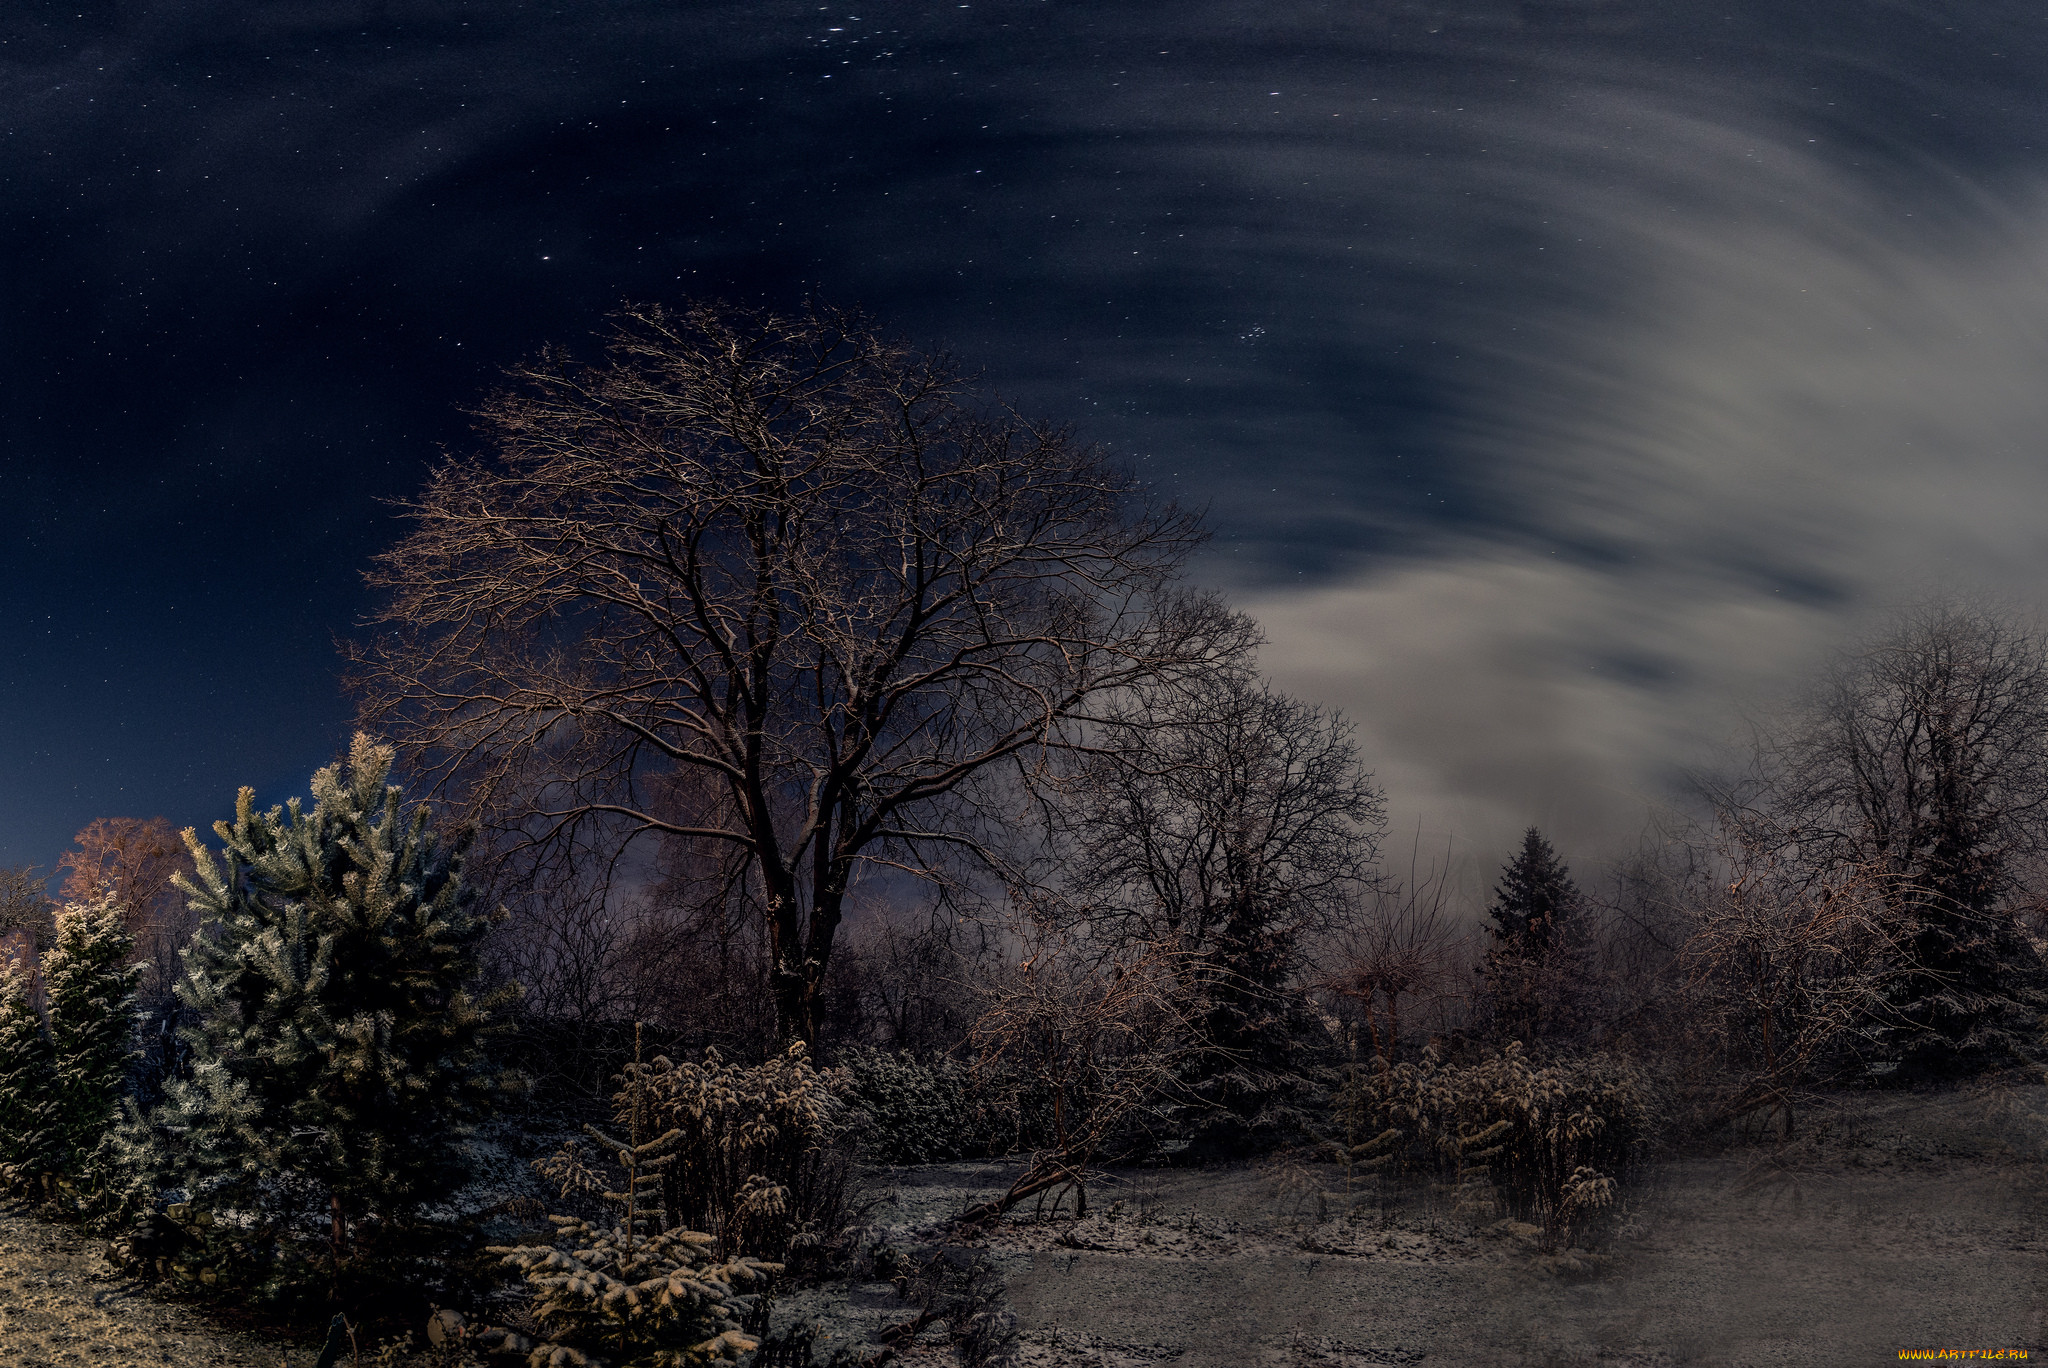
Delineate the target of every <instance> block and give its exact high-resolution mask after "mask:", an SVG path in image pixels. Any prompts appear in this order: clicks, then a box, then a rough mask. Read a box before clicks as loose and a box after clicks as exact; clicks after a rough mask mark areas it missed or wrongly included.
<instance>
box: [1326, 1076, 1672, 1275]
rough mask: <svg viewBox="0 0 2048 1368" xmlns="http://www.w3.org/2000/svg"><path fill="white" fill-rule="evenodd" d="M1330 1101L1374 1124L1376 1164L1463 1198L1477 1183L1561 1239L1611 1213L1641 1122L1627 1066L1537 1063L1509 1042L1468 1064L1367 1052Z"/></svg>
mask: <svg viewBox="0 0 2048 1368" xmlns="http://www.w3.org/2000/svg"><path fill="white" fill-rule="evenodd" d="M1339 1104H1340V1110H1341V1111H1342V1112H1343V1113H1345V1114H1346V1117H1347V1120H1348V1121H1349V1123H1350V1126H1351V1129H1352V1130H1353V1132H1354V1133H1364V1134H1374V1133H1377V1138H1376V1139H1375V1140H1374V1141H1372V1142H1371V1147H1372V1151H1373V1157H1374V1158H1375V1159H1377V1160H1378V1161H1379V1166H1381V1167H1385V1168H1388V1169H1392V1170H1395V1171H1399V1170H1404V1169H1405V1170H1407V1171H1409V1172H1418V1171H1419V1172H1424V1173H1428V1174H1429V1175H1431V1176H1433V1177H1435V1178H1437V1179H1439V1180H1442V1181H1446V1182H1448V1183H1450V1184H1452V1185H1453V1186H1454V1188H1457V1189H1459V1190H1461V1191H1462V1192H1464V1193H1466V1194H1467V1195H1468V1196H1469V1194H1470V1193H1471V1191H1472V1189H1473V1187H1474V1186H1475V1185H1480V1184H1483V1187H1484V1188H1485V1189H1487V1190H1490V1193H1491V1196H1492V1199H1493V1201H1494V1203H1496V1204H1497V1205H1498V1206H1499V1207H1501V1208H1503V1209H1504V1210H1505V1213H1506V1214H1507V1215H1510V1216H1513V1217H1514V1218H1516V1219H1517V1220H1524V1221H1535V1222H1538V1223H1540V1224H1541V1225H1542V1226H1543V1227H1544V1229H1545V1231H1546V1232H1547V1234H1548V1235H1549V1236H1550V1238H1551V1239H1553V1240H1555V1241H1561V1242H1563V1243H1566V1244H1569V1243H1572V1242H1574V1241H1575V1240H1579V1239H1582V1238H1583V1237H1584V1236H1586V1235H1587V1234H1588V1233H1590V1231H1591V1229H1592V1227H1593V1225H1594V1223H1595V1222H1597V1221H1598V1220H1600V1219H1601V1218H1602V1217H1603V1215H1604V1214H1606V1213H1609V1212H1611V1211H1612V1209H1613V1207H1614V1205H1615V1203H1616V1200H1617V1198H1618V1193H1619V1183H1620V1180H1621V1179H1622V1178H1623V1177H1625V1176H1626V1174H1627V1172H1628V1170H1629V1169H1630V1167H1631V1166H1632V1163H1633V1160H1634V1158H1635V1155H1636V1153H1637V1151H1638V1150H1639V1149H1640V1148H1641V1147H1642V1146H1643V1145H1644V1144H1645V1143H1646V1142H1647V1140H1648V1138H1649V1133H1650V1124H1651V1113H1650V1105H1649V1089H1648V1085H1647V1084H1646V1082H1645V1080H1644V1079H1643V1077H1642V1075H1641V1074H1640V1073H1639V1072H1638V1071H1637V1070H1636V1069H1635V1067H1634V1066H1633V1065H1631V1064H1628V1063H1626V1062H1624V1061H1621V1060H1617V1059H1612V1058H1608V1057H1605V1056H1593V1057H1590V1058H1586V1059H1576V1060H1567V1061H1561V1062H1558V1063H1553V1064H1546V1065H1542V1066H1540V1067H1539V1066H1537V1065H1534V1064H1531V1063H1530V1062H1529V1060H1528V1059H1527V1058H1526V1057H1525V1056H1524V1055H1523V1054H1522V1052H1521V1047H1520V1046H1519V1045H1509V1046H1508V1047H1507V1049H1505V1050H1504V1051H1502V1052H1501V1053H1500V1054H1498V1055H1496V1056H1494V1057H1493V1058H1491V1059H1486V1060H1482V1061H1481V1062H1479V1063H1477V1064H1471V1065H1447V1064H1445V1063H1444V1062H1443V1060H1442V1059H1441V1058H1440V1057H1438V1056H1437V1055H1436V1053H1435V1052H1434V1051H1431V1052H1428V1053H1425V1054H1424V1056H1423V1058H1422V1060H1421V1062H1420V1063H1402V1064H1396V1065H1392V1066H1388V1065H1387V1064H1385V1063H1384V1062H1378V1061H1376V1062H1375V1064H1374V1066H1373V1067H1372V1068H1371V1069H1370V1070H1369V1071H1368V1070H1360V1071H1357V1072H1355V1073H1354V1074H1353V1075H1352V1077H1351V1078H1350V1079H1349V1080H1348V1081H1347V1082H1346V1084H1345V1087H1344V1089H1343V1091H1342V1092H1341V1093H1340V1096H1339ZM1357 1148H1359V1149H1361V1150H1363V1149H1365V1148H1366V1147H1365V1146H1359V1147H1357ZM1337 1157H1339V1158H1341V1155H1339V1156H1337ZM1360 1157H1363V1156H1360Z"/></svg>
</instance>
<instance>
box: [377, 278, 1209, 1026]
mask: <svg viewBox="0 0 2048 1368" xmlns="http://www.w3.org/2000/svg"><path fill="white" fill-rule="evenodd" d="M513 378H514V379H515V381H517V382H518V386H519V387H518V388H517V389H515V390H513V391H510V392H507V393H504V394H501V395H499V396H497V397H496V398H494V399H492V400H490V401H489V402H488V403H487V404H486V405H485V406H484V408H483V409H482V411H481V412H480V414H479V418H480V420H481V426H482V430H483V432H484V434H485V436H486V438H487V439H488V441H489V443H490V445H491V446H492V447H494V448H495V452H496V457H495V459H456V460H450V461H448V462H447V463H446V464H444V465H443V466H442V467H441V468H440V469H439V470H438V471H437V472H436V473H435V475H434V477H433V479H432V481H431V482H430V483H429V485H428V487H427V489H426V491H425V493H423V494H422V495H421V496H420V497H419V498H418V499H417V500H416V501H414V502H412V503H411V504H410V505H408V508H407V512H408V515H409V516H410V518H411V519H412V521H413V524H414V527H413V531H412V532H411V534H410V535H408V536H407V537H406V538H405V539H404V540H403V541H402V542H401V543H400V544H399V545H398V546H396V547H395V548H393V549H392V550H390V551H388V552H386V553H385V554H383V555H382V556H381V557H379V558H378V560H377V561H376V564H375V568H374V570H373V571H372V572H371V575H370V579H371V582H372V583H373V584H374V585H376V586H378V587H381V588H382V589H384V590H386V591H387V592H388V599H387V602H386V606H385V608H384V610H383V611H382V613H381V614H380V615H379V616H378V617H377V618H376V619H375V620H374V621H375V624H376V625H377V626H379V627H380V628H381V629H382V630H381V631H380V632H379V634H378V635H376V636H374V637H373V638H371V639H370V640H368V641H365V642H363V643H360V644H359V645H357V646H356V647H354V648H352V649H351V651H350V656H351V659H352V661H353V666H354V670H353V683H354V687H355V689H356V690H357V692H358V696H359V698H360V699H361V706H362V713H363V717H364V719H365V722H366V723H367V724H368V725H371V726H374V727H377V728H381V729H383V730H385V731H386V732H388V733H389V734H391V735H392V736H393V737H394V738H395V739H396V740H398V741H399V743H400V744H401V745H402V746H403V747H404V748H405V751H406V754H407V756H408V758H409V759H410V761H411V763H412V764H413V765H414V766H416V767H417V768H418V769H419V770H421V771H422V772H423V773H424V774H426V775H428V776H430V778H431V781H432V782H434V783H436V784H437V786H438V791H440V792H442V793H443V794H447V795H453V796H455V797H457V798H458V799H459V800H460V801H461V802H462V803H463V804H464V805H465V806H467V807H468V808H470V809H471V810H473V811H475V812H478V813H480V814H483V815H485V816H487V817H488V818H490V819H491V820H492V821H494V822H495V823H496V824H497V825H498V826H500V827H509V828H512V829H515V830H517V831H518V832H519V833H520V837H521V840H522V841H523V842H525V843H526V844H527V845H528V846H529V847H534V846H544V845H547V844H548V843H551V842H561V841H565V840H583V841H585V842H588V843H591V844H593V845H596V844H606V843H609V844H612V845H617V844H620V843H623V842H627V841H631V840H633V839H634V838H636V837H640V836H646V835H667V836H674V837H681V838H686V839H706V840H713V841H719V842H724V843H728V844H730V845H732V846H733V847H735V848H736V849H738V850H739V851H740V852H742V853H743V855H744V856H745V858H746V861H747V865H748V871H749V875H750V877H751V878H752V879H753V880H755V882H756V884H757V887H758V891H759V898H760V907H761V912H762V916H763V918H764V920H765V922H766V926H767V930H768V937H769V943H770V950H771V956H772V960H773V985H772V986H773V991H774V997H775V1004H776V1015H777V1021H778V1026H779V1029H780V1031H781V1033H782V1034H783V1035H784V1036H787V1037H791V1038H803V1039H810V1038H811V1037H813V1036H814V1035H815V1034H816V1032H817V1028H818V1020H817V1013H818V1002H819V988H820V985H821V984H822V983H823V981H824V978H825V974H826V969H827V966H828V964H829V963H830V960H831V956H832V949H833V942H834V937H835V936H836V934H837V932H838V928H839V924H840V921H841V914H842V905H843V902H844V899H845V896H846V891H847V888H848V886H849V883H850V882H851V880H852V879H853V877H854V875H855V872H856V870H857V869H859V868H860V867H861V866H863V865H864V864H882V865H890V866H894V867H897V868H902V869H908V870H911V871H914V872H918V873H930V872H932V871H933V870H935V869H937V868H939V867H940V866H941V865H942V864H943V863H944V862H945V861H946V860H947V859H949V858H964V859H966V860H968V861H970V862H976V861H981V862H986V861H989V860H992V859H994V858H995V857H996V855H997V851H996V849H995V847H994V845H993V843H992V842H991V841H990V840H989V839H988V828H987V826H986V824H985V823H984V822H983V821H981V820H980V813H979V812H978V811H977V804H976V802H975V801H974V798H975V788H976V785H977V784H978V783H981V782H983V781H986V780H989V779H990V778H992V777H993V773H994V772H995V771H997V770H998V769H1001V768H1002V767H1005V766H1009V767H1013V768H1021V769H1024V770H1029V769H1030V768H1032V767H1034V766H1036V765H1038V764H1040V763H1042V761H1043V760H1044V758H1045V757H1047V756H1048V755H1049V754H1051V753H1053V752H1056V751H1057V750H1059V749H1060V748H1062V747H1065V746H1069V745H1074V744H1079V743H1081V742H1082V741H1083V740H1084V739H1085V734H1086V730H1087V726H1088V723H1089V722H1090V720H1091V717H1092V715H1093V713H1094V711H1095V710H1096V709H1098V708H1099V707H1100V706H1101V704H1102V703H1103V702H1104V700H1106V699H1109V698H1112V697H1115V696H1117V695H1118V694H1120V693H1121V692H1123V691H1125V690H1128V689H1130V688H1133V687H1137V686H1141V685H1147V684H1154V683H1158V682H1161V681H1166V680H1171V679H1174V678H1176V677H1179V676H1181V675H1184V674H1186V673H1188V672H1190V671H1197V670H1201V669H1205V668H1208V667H1209V665H1210V663H1211V662H1212V661H1213V660H1214V659H1216V658H1217V657H1219V656H1225V655H1229V654H1232V653H1234V652H1237V651H1239V650H1241V649H1242V642H1243V638H1244V636H1245V635H1246V634H1247V632H1248V630H1249V629H1248V628H1247V627H1245V625H1244V624H1243V623H1242V622H1241V621H1240V620H1238V619H1236V618H1234V617H1232V616H1231V615H1229V614H1227V613H1225V612H1224V611H1223V610H1222V609H1221V608H1220V607H1219V606H1218V605H1217V604H1216V603H1215V601H1214V600H1213V599H1210V598H1207V597H1203V596H1198V595H1191V594H1188V593H1186V592H1184V591H1181V590H1180V589H1178V588H1177V584H1176V580H1177V576H1178V574H1179V572H1180V569H1181V566H1182V564H1183V561H1184V560H1185V557H1186V556H1187V554H1188V553H1189V551H1190V550H1191V549H1192V548H1193V547H1194V546H1195V544H1196V543H1197V542H1198V540H1199V538H1200V535H1201V533H1200V528H1199V524H1198V519H1197V518H1196V517H1195V516H1193V515H1191V514H1188V513H1184V512H1181V511H1178V510H1176V509H1174V508H1171V507H1166V508H1160V509H1149V508H1145V507H1142V506H1140V503H1141V500H1140V496H1141V493H1142V491H1141V489H1140V486H1139V485H1138V484H1137V482H1136V481H1135V479H1134V478H1133V477H1132V476H1130V475H1129V474H1127V473H1124V472H1122V471H1120V470H1119V469H1117V468H1116V467H1115V466H1113V465H1112V464H1111V463H1110V462H1109V461H1108V460H1106V459H1105V458H1104V457H1103V455H1102V454H1101V453H1100V452H1098V451H1097V450H1095V449H1093V448H1089V447H1086V446H1083V445H1080V444H1078V443H1077V442H1075V441H1074V439H1073V438H1072V437H1071V436H1070V435H1069V434H1068V433H1067V432H1066V431H1065V430H1063V429H1060V428H1056V427H1049V426H1044V425H1040V424H1033V423H1029V422H1026V421H1024V420H1022V419H1020V418H1018V417H1016V416H1015V415H1013V414H1011V413H1009V412H1007V411H1002V410H997V409H994V408H991V407H989V406H986V405H981V404H978V403H977V402H976V401H975V400H974V398H973V396H972V394H971V393H970V391H969V388H968V386H967V384H966V382H965V381H964V380H963V378H962V376H961V373H960V371H959V370H958V368H957V367H956V366H955V365H954V364H953V363H952V362H950V361H949V360H947V359H946V358H944V357H941V356H934V355H929V354H924V353H919V352H916V351H913V350H911V349H909V348H907V347H904V346H900V345H897V344H894V343H890V342H887V341H885V340H883V339H882V338H880V337H879V336H877V335H876V334H875V332H874V331H873V329H872V328H871V327H870V326H869V325H868V324H867V323H865V322H864V321H862V320H860V319H858V318H855V317H850V316H847V315H842V314H837V313H833V312H830V311H827V310H823V309H813V310H811V311H810V312H808V313H807V314H805V315H803V316H802V317H799V318H796V319H785V318H779V317H773V316H769V315H765V314H758V313H748V312H744V311H739V310H732V309H722V308H717V307H712V306H697V307H693V308H691V309H689V310H688V311H687V312H685V313H684V314H682V315H679V316H678V315H672V314H669V313H667V312H665V311H663V310H661V309H659V308H638V309H629V310H627V311H625V312H623V313H621V314H619V315H617V316H616V318H615V319H614V326H613V329H612V332H611V335H610V338H609V344H608V357H607V359H606V360H605V361H604V362H603V363H602V364H600V365H596V366H592V367H584V368H579V367H577V366H575V365H572V364H571V363H570V362H569V361H568V360H567V359H565V358H564V357H563V356H561V355H559V354H556V353H549V354H547V355H545V356H543V357H542V358H541V360H540V361H539V362H537V363H535V364H533V365H529V366H526V367H523V368H521V369H519V370H517V371H515V372H514V373H513ZM689 770H701V771H705V772H708V773H709V774H710V775H711V776H713V777H714V778H715V780H716V789H715V792H714V793H713V794H711V795H710V796H709V797H708V799H707V800H706V801H704V802H702V803H691V804H686V805H684V807H683V808H682V809H681V810H676V809H675V808H674V807H673V806H672V804H671V803H670V802H668V801H665V800H667V799H669V798H670V797H671V796H672V793H673V789H671V788H668V787H665V786H664V785H663V784H661V783H657V782H654V781H656V780H662V779H666V778H669V777H672V776H674V775H676V774H678V773H680V772H683V771H689Z"/></svg>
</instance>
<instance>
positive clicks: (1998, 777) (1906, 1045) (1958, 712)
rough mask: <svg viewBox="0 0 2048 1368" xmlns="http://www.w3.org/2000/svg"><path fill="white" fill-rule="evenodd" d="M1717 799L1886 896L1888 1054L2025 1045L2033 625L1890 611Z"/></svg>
mask: <svg viewBox="0 0 2048 1368" xmlns="http://www.w3.org/2000/svg"><path fill="white" fill-rule="evenodd" d="M1715 797H1716V800H1717V807H1718V808H1719V810H1720V812H1721V813H1722V820H1723V821H1724V822H1730V823H1734V824H1736V825H1737V826H1738V827H1740V828H1741V829H1742V832H1743V835H1742V840H1743V842H1744V844H1745V847H1746V848H1751V849H1759V850H1761V849H1766V848H1769V849H1775V850H1777V851H1780V852H1782V853H1784V854H1785V855H1787V856H1790V855H1794V854H1796V857H1797V859H1798V860H1799V861H1800V862H1801V863H1803V864H1805V865H1807V866H1809V867H1810V868H1813V869H1816V870H1828V869H1834V870H1842V871H1854V877H1855V878H1856V879H1858V880H1875V881H1876V883H1877V885H1878V886H1880V887H1881V888H1882V889H1883V890H1884V895H1885V900H1886V906H1887V916H1888V918H1889V927H1890V930H1891V932H1892V935H1893V939H1894V940H1895V942H1896V944H1897V945H1898V947H1899V951H1900V955H1899V959H1898V961H1897V966H1896V967H1897V971H1898V972H1897V973H1896V975H1895V977H1894V982H1893V988H1892V1000H1893V1003H1894V1005H1895V1007H1896V1008H1897V1011H1896V1013H1895V1014H1894V1016H1893V1019H1892V1026H1893V1027H1894V1029H1893V1030H1892V1032H1891V1035H1892V1039H1893V1045H1892V1047H1891V1048H1892V1050H1893V1051H1894V1052H1895V1056H1896V1057H1900V1058H1902V1060H1903V1062H1904V1063H1905V1064H1906V1065H1907V1066H1908V1068H1909V1072H1951V1071H1953V1070H1955V1069H1958V1068H1967V1067H1976V1066H1979V1065H1982V1064H1984V1063H1988V1062H1993V1061H1995V1060H1996V1059H1998V1058H2001V1057H2009V1056H2011V1055H2012V1054H2014V1053H2016V1052H2019V1051H2022V1050H2023V1049H2024V1046H2023V1045H2022V1044H2021V1043H2020V1041H2019V1039H2018V1036H2017V1033H2016V1031H2015V1029H2014V1023H2015V1021H2016V1019H2017V1018H2020V1017H2024V1016H2027V1015H2031V1014H2032V1012H2034V1011H2036V1010H2038V1009H2039V1007H2040V1006H2041V1005H2042V1003H2043V1002H2044V999H2043V998H2042V995H2041V994H2040V992H2039V991H2038V988H2037V987H2036V986H2035V985H2033V984H2032V983H2031V982H2030V980H2031V979H2032V978H2033V977H2034V975H2035V973H2036V971H2037V969H2038V959H2039V957H2038V956H2037V955H2035V954H2033V953H2032V947H2031V945H2030V943H2029V942H2028V940H2027V939H2026V937H2025V935H2024V934H2023V932H2022V929H2021V927H2020V925H2019V922H2018V919H2017V915H2016V914H2017V912H2018V911H2019V904H2020V903H2022V902H2023V901H2024V893H2023V890H2021V888H2020V887H2019V883H2018V880H2019V876H2020V874H2021V872H2022V871H2023V869H2024V868H2025V866H2026V865H2027V864H2028V863H2029V862H2030V861H2032V860H2036V859H2038V858H2039V857H2040V856H2041V855H2042V854H2043V853H2044V852H2048V641H2044V639H2043V637H2042V635H2041V634H2040V632H2039V631H2037V630H2035V629H2033V628H2031V627H2026V626H2023V625H2020V624H2019V623H2018V622H2017V621H2015V620H2014V619H2012V618H2011V617H2009V616H2005V615H2000V614H1998V613H1995V612H1993V611H1991V610H1989V609H1987V608H1984V607H1981V606H1973V605H1967V604H1962V603H1958V602H1956V601H1954V600H1948V599H1937V600H1932V601H1929V602H1926V603H1922V604H1920V605H1918V606H1915V607H1913V608H1911V609H1908V610H1906V611H1904V612H1902V613H1900V614H1899V615H1898V616H1897V617H1896V619H1895V620H1894V621H1893V623H1892V624H1891V625H1890V627H1889V628H1888V629H1887V630H1885V631H1884V632H1882V633H1880V634H1879V635H1877V636H1875V637H1874V638H1872V639H1871V640H1869V641H1868V642H1866V643H1864V644H1863V645H1861V646H1860V647H1858V648H1856V649H1854V650H1852V651H1849V652H1846V653H1845V654H1843V655H1842V656H1841V657H1840V658H1838V659H1837V660H1836V661H1835V662H1834V663H1833V664H1832V665H1831V666H1830V667H1829V669H1828V670H1827V671H1826V673H1825V674H1824V675H1823V677H1822V679H1821V682H1820V686H1819V688H1818V689H1817V690H1816V691H1815V693H1814V695H1813V697H1812V698H1811V700H1810V701H1809V703H1808V705H1807V706H1806V708H1805V709H1804V710H1803V711H1802V712H1800V713H1799V714H1798V715H1796V716H1795V717H1794V718H1793V719H1792V720H1791V721H1790V722H1789V723H1788V724H1786V725H1783V726H1781V727H1779V728H1777V729H1776V730H1775V731H1774V732H1771V733H1769V734H1767V735H1765V736H1764V738H1763V739H1762V740H1761V741H1760V742H1759V744H1758V747H1757V764H1756V767H1755V770H1754V772H1753V773H1752V775H1751V776H1750V778H1749V781H1748V784H1747V786H1746V787H1742V788H1736V787H1729V788H1725V789H1723V790H1721V791H1719V792H1718V793H1717V794H1716V795H1715ZM1816 877H1818V876H1816ZM1827 877H1829V878H1833V877H1835V876H1834V875H1828V876H1827ZM1842 877H1849V876H1848V875H1843V876H1842Z"/></svg>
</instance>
